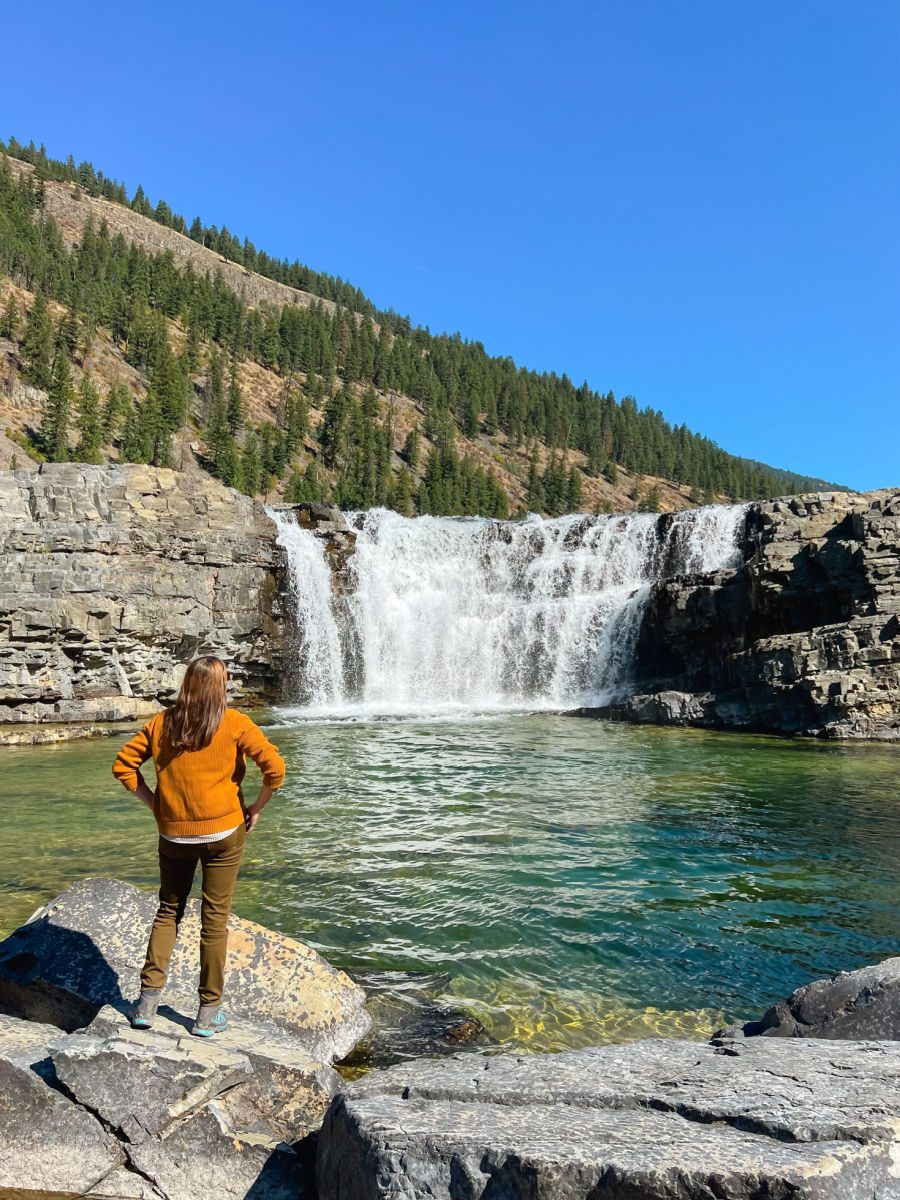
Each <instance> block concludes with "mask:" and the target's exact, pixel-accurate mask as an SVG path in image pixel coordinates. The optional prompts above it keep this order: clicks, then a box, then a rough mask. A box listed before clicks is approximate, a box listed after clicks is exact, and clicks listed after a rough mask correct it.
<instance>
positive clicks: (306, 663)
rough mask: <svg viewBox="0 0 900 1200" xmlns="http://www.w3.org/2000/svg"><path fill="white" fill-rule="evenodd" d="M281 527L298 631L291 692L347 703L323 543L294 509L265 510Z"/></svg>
mask: <svg viewBox="0 0 900 1200" xmlns="http://www.w3.org/2000/svg"><path fill="white" fill-rule="evenodd" d="M266 512H267V513H268V514H269V516H270V517H271V518H272V520H273V521H274V522H275V524H276V526H277V527H278V544H279V545H280V546H283V547H284V550H285V552H286V555H287V562H288V587H289V601H290V606H291V610H292V611H291V616H292V619H293V622H294V628H295V630H296V636H297V645H296V646H294V647H293V651H294V660H293V662H294V669H293V671H292V672H291V675H292V677H291V678H290V679H289V681H288V682H289V688H290V691H291V693H292V694H294V695H296V696H302V697H303V699H304V701H305V702H306V703H307V704H310V705H312V706H315V707H327V706H329V705H335V704H339V703H342V702H343V699H344V688H343V683H342V674H343V653H342V650H341V637H340V633H339V632H338V624H337V620H336V619H335V614H334V612H333V611H332V603H331V568H330V567H329V565H328V560H327V559H326V557H325V547H324V544H323V543H322V542H321V541H320V540H319V539H318V538H316V537H315V536H314V535H313V534H311V533H309V532H308V531H307V530H305V529H301V528H300V526H299V525H298V524H297V522H296V520H295V519H294V516H293V513H291V512H284V511H279V510H278V509H274V508H267V509H266Z"/></svg>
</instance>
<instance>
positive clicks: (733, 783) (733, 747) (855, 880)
mask: <svg viewBox="0 0 900 1200" xmlns="http://www.w3.org/2000/svg"><path fill="white" fill-rule="evenodd" d="M263 719H265V720H266V721H270V722H272V728H271V729H270V734H271V736H272V737H273V739H274V740H275V741H276V742H277V744H278V745H279V746H280V748H281V750H282V752H283V754H284V756H285V758H286V759H287V762H288V778H287V782H286V785H285V787H284V789H283V791H282V792H281V793H280V794H279V795H278V796H277V797H276V799H275V800H274V801H273V802H272V804H271V805H270V807H269V808H268V809H267V810H266V812H265V815H264V817H263V819H262V820H261V822H260V825H259V827H258V830H257V831H256V832H255V833H254V835H253V838H252V840H251V842H250V843H249V845H248V854H247V858H246V860H245V865H244V868H243V870H242V874H241V878H240V880H239V885H238V892H237V897H236V909H237V911H238V912H239V913H240V914H241V915H243V916H246V917H249V918H252V919H253V920H256V921H260V922H262V923H263V924H266V925H269V926H272V927H273V928H275V929H278V930H281V931H283V932H284V933H287V934H290V935H292V936H295V937H298V938H301V939H302V940H303V941H306V942H309V943H311V944H312V945H313V946H315V947H316V948H318V949H319V950H321V951H322V952H323V953H324V954H325V955H326V956H327V957H328V958H329V959H330V961H332V962H333V963H334V964H335V965H339V966H344V967H349V968H372V967H374V968H387V969H398V970H405V971H409V970H424V971H429V972H430V971H435V970H438V969H439V970H442V971H447V972H449V973H450V974H451V976H452V983H451V985H450V990H451V993H452V996H453V997H454V1000H455V1001H456V1002H457V1003H460V1004H461V1005H462V1006H463V1007H464V1008H468V1009H469V1010H470V1011H472V1012H473V1013H474V1014H476V1015H477V1016H479V1017H480V1019H481V1020H482V1021H483V1022H484V1024H485V1025H486V1026H487V1027H488V1029H489V1031H490V1032H491V1033H492V1034H493V1036H494V1037H495V1038H497V1039H498V1041H499V1042H500V1043H501V1044H504V1045H510V1046H517V1047H525V1048H533V1049H544V1048H559V1047H563V1046H577V1045H587V1044H592V1043H596V1042H600V1041H604V1040H620V1039H625V1038H630V1037H639V1036H647V1035H648V1034H650V1033H661V1034H673V1033H679V1032H684V1033H690V1034H693V1033H697V1034H704V1033H706V1032H708V1031H709V1030H710V1029H711V1028H712V1027H713V1026H714V1025H716V1024H719V1023H720V1022H722V1021H723V1020H724V1019H726V1018H727V1019H729V1020H730V1019H736V1018H745V1017H749V1016H752V1015H756V1014H757V1013H758V1012H760V1011H761V1010H762V1009H763V1008H764V1007H766V1006H767V1005H768V1004H769V1003H770V1002H771V1001H772V1000H774V999H776V998H778V997H779V996H781V995H783V994H784V993H786V992H788V991H790V990H791V989H792V988H794V987H795V986H797V985H799V984H801V983H803V982H806V981H807V980H809V979H812V978H815V977H817V976H821V975H824V974H828V973H830V972H833V971H835V970H838V969H841V968H844V969H850V968H854V967H858V966H860V965H862V964H864V963H867V962H872V961H875V960H877V959H879V958H883V957H885V956H887V955H890V954H896V953H897V952H898V949H900V852H898V851H900V799H898V795H897V764H898V758H897V749H896V748H895V747H876V746H838V745H823V744H818V743H803V742H785V741H778V740H775V739H766V738H755V737H749V736H730V735H722V734H703V733H699V732H697V731H680V730H665V729H652V728H630V727H625V726H616V725H609V724H604V723H598V722H595V721H588V720H578V719H574V718H568V717H562V716H548V715H535V716H523V715H518V716H509V715H507V716H495V717H492V718H471V719H468V720H431V721H429V720H417V721H396V720H394V721H369V722H361V721H357V722H345V723H329V722H322V721H319V722H305V723H304V722H301V721H299V720H298V719H297V718H296V717H294V716H289V715H286V714H279V713H274V714H267V715H266V716H265V717H264V718H263ZM124 736H125V734H124V733H122V734H121V735H117V736H116V737H115V738H113V739H110V740H102V741H97V742H86V743H85V742H81V743H69V744H65V745H60V746H49V747H22V748H6V749H3V750H2V751H0V754H2V762H3V770H4V784H5V787H4V790H5V794H6V815H5V820H4V821H3V823H2V824H0V928H2V929H4V930H6V929H10V928H12V927H13V926H14V925H16V924H17V923H18V922H20V921H22V920H24V919H25V918H26V917H28V916H29V915H30V914H31V912H32V911H33V910H34V909H35V908H36V907H37V906H38V905H39V904H41V903H43V902H44V901H45V900H47V899H48V898H50V897H51V896H53V895H54V894H56V893H58V892H60V891H62V890H63V889H64V888H65V887H66V886H67V885H68V884H70V883H72V882H73V881H74V880H76V879H79V878H81V877H82V876H84V875H88V874H103V875H115V876H118V877H119V878H123V879H128V880H131V881H132V882H134V883H136V884H139V885H141V886H143V887H148V888H152V887H153V886H154V885H155V882H156V875H155V834H154V829H153V827H152V821H151V818H150V816H149V814H148V813H147V812H146V810H145V809H143V808H142V807H141V806H140V805H139V804H138V803H137V802H136V801H135V800H134V799H133V797H131V796H130V795H129V794H128V793H126V792H125V791H124V790H123V789H122V788H121V787H119V786H118V785H117V784H116V783H115V781H114V780H113V779H112V777H111V775H110V773H109V766H110V762H111V759H112V757H113V756H114V754H115V751H116V749H117V745H118V742H119V740H120V738H121V740H124Z"/></svg>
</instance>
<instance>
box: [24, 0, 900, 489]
mask: <svg viewBox="0 0 900 1200" xmlns="http://www.w3.org/2000/svg"><path fill="white" fill-rule="evenodd" d="M3 26H4V30H3V40H4V55H3V71H2V78H0V98H2V105H0V112H2V127H3V134H4V136H8V135H9V134H15V136H17V137H18V138H20V139H22V140H24V141H27V140H28V139H29V138H34V139H35V141H37V142H41V141H44V142H45V143H46V145H47V148H48V150H49V151H50V153H51V154H53V155H55V156H60V157H64V156H65V155H66V154H68V153H72V154H74V155H75V157H76V158H77V159H81V158H88V159H90V160H91V161H92V162H94V164H95V165H96V166H98V167H99V168H101V169H102V170H103V171H105V172H106V173H107V174H109V175H113V176H115V177H117V178H120V179H123V180H124V181H125V182H126V183H127V184H128V186H129V188H131V189H133V188H134V187H135V186H136V184H137V183H139V182H140V183H142V184H143V185H144V187H145V189H146V190H147V192H148V194H149V195H150V197H151V199H152V200H153V201H154V202H155V201H156V200H157V199H158V198H159V197H160V196H163V197H164V198H165V199H166V200H167V201H168V202H169V203H170V204H171V205H172V206H173V207H174V208H175V209H176V210H177V211H179V212H181V213H182V214H183V215H184V216H185V217H187V219H188V220H190V219H191V217H192V216H194V215H195V214H200V215H201V216H202V217H203V218H204V219H205V220H207V221H210V222H214V223H217V224H223V223H224V224H227V225H228V227H229V228H230V229H231V230H232V231H233V232H235V233H238V234H239V235H241V236H243V235H249V236H250V237H251V238H253V240H254V241H255V242H256V244H257V246H259V247H260V248H263V249H266V250H267V251H269V252H271V253H274V254H278V255H287V256H289V257H291V258H294V257H296V258H299V259H300V260H301V261H303V262H305V263H307V264H309V265H310V266H312V267H315V268H318V269H320V270H326V271H330V272H332V273H334V274H340V275H343V276H344V277H345V278H348V279H350V280H351V281H352V282H353V283H355V284H357V285H358V286H360V287H361V288H363V290H364V291H365V292H366V293H367V294H368V295H369V296H370V297H371V298H372V299H373V300H374V301H375V302H376V303H377V304H379V305H381V306H384V307H391V306H393V307H394V308H397V309H398V310H399V311H400V312H403V313H409V314H410V316H411V317H412V318H413V320H414V321H416V322H420V323H422V324H427V325H429V326H430V327H431V329H432V330H435V331H438V330H450V331H452V330H459V331H460V332H461V333H462V334H463V335H464V336H465V337H469V338H476V339H479V340H481V341H482V342H484V344H485V346H486V348H487V349H488V350H489V351H490V352H491V353H497V354H510V355H512V356H513V357H514V358H515V359H516V360H517V361H518V362H520V363H523V364H525V365H527V366H530V367H535V368H538V369H545V368H546V369H555V370H557V371H559V372H563V371H565V372H567V373H568V374H569V376H570V377H571V378H573V379H574V380H575V381H576V382H581V380H582V379H585V378H586V379H588V380H589V381H590V383H591V384H592V385H594V386H596V387H598V388H600V389H603V390H606V389H608V388H612V389H613V390H614V391H615V392H616V394H617V395H624V394H628V393H631V394H633V395H634V396H636V398H637V400H638V402H639V403H640V404H642V405H647V404H649V405H652V406H653V407H654V408H660V409H662V410H663V412H664V413H665V414H666V416H667V417H668V418H669V419H670V420H672V421H676V422H680V421H686V422H687V423H688V424H689V425H690V426H691V427H692V428H693V429H695V430H697V431H698V432H701V433H705V434H707V435H708V436H710V437H712V438H714V439H715V440H716V441H717V442H719V444H720V445H722V446H723V447H725V448H726V449H728V450H731V451H733V452H735V453H739V454H744V455H747V456H749V457H753V458H759V459H762V460H764V461H766V462H769V463H772V464H774V465H777V466H784V467H788V468H791V469H793V470H797V471H803V472H806V473H809V474H815V475H819V476H822V477H825V478H828V479H832V480H836V481H838V482H843V483H847V484H850V485H852V486H856V487H866V488H868V487H877V486H883V485H887V484H896V483H900V453H898V446H900V386H898V385H900V320H898V317H900V303H898V301H900V233H898V229H900V203H898V201H900V157H898V131H900V82H898V71H897V64H898V61H900V4H898V3H897V0H866V2H865V3H863V4H860V3H858V2H850V0H842V2H837V0H615V2H613V0H594V2H593V3H585V4H576V3H569V2H567V0H559V2H557V3H554V4H544V3H541V4H537V3H531V2H530V0H520V2H519V3H515V4H513V3H506V2H499V3H493V4H484V3H478V4H475V3H449V4H448V3H445V4H441V5H437V4H428V3H422V2H421V0H419V2H417V3H390V0H387V2H386V3H383V4H372V3H365V4H363V3H359V2H358V0H343V2H342V3H339V4H331V5H326V4H323V3H321V2H319V3H316V4H314V5H313V4H308V3H304V2H298V3H286V2H270V3H260V4H257V5H253V6H246V5H237V4H233V3H228V2H225V3H220V4H216V5H213V4H195V3H191V2H190V0H186V2H184V3H180V4H177V5H176V4H171V3H166V2H162V3H157V4H154V5H140V6H125V5H121V4H115V5H114V4H111V3H108V2H106V0H101V2H99V3H95V4H93V5H89V6H83V5H73V4H69V3H65V4H63V3H57V2H51V3H45V4H43V5H40V6H37V7H32V9H31V11H30V12H29V11H28V10H27V8H26V6H25V5H16V6H11V7H10V8H9V10H8V11H7V12H6V13H5V14H4V18H3Z"/></svg>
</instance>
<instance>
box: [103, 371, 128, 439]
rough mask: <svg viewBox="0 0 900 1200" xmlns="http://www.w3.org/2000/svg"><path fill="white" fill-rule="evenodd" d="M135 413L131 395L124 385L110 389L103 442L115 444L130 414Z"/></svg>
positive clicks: (104, 408)
mask: <svg viewBox="0 0 900 1200" xmlns="http://www.w3.org/2000/svg"><path fill="white" fill-rule="evenodd" d="M133 411H134V406H133V404H132V400H131V393H130V392H129V390H128V388H127V387H126V386H125V384H124V383H116V384H113V386H112V387H111V388H110V389H109V395H108V396H107V397H106V404H105V405H104V407H103V441H104V442H113V441H115V439H116V438H117V437H118V436H119V430H120V429H121V428H122V426H123V425H124V423H125V419H126V417H127V416H128V415H129V413H132V412H133Z"/></svg>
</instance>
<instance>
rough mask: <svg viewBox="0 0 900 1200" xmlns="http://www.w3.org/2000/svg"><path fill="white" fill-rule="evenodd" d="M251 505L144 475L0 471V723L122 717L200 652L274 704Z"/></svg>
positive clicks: (172, 684) (264, 554)
mask: <svg viewBox="0 0 900 1200" xmlns="http://www.w3.org/2000/svg"><path fill="white" fill-rule="evenodd" d="M275 537H276V530H275V526H274V524H273V522H272V521H271V520H270V519H269V518H268V517H267V516H266V514H265V511H264V509H263V507H262V506H261V505H260V504H258V503H256V502H255V501H253V500H251V499H249V498H248V497H246V496H242V495H240V494H239V493H238V492H235V491H233V490H232V489H230V488H226V487H223V486H222V485H221V484H220V483H218V482H217V481H216V480H214V479H212V478H209V477H205V476H203V475H202V474H197V475H190V474H185V473H180V472H176V471H169V470H163V469H158V468H153V467H144V466H102V467H100V466H96V467H95V466H87V465H84V464H74V463H46V464H43V465H42V466H41V467H40V469H39V470H38V471H36V472H25V471H17V472H0V722H7V723H10V722H13V723H15V722H18V723H21V722H26V723H32V722H70V721H80V722H85V721H116V720H134V719H135V718H140V717H143V716H145V715H147V714H148V713H150V712H153V711H155V710H156V709H158V707H159V704H160V702H161V701H164V700H166V699H168V698H170V697H172V696H173V695H174V693H175V692H176V691H177V688H178V686H179V684H180V681H181V675H182V673H183V670H184V664H185V663H186V662H187V661H189V660H190V659H191V658H192V657H194V656H195V655H196V654H198V653H206V654H217V655H219V656H220V657H222V658H224V659H225V660H226V661H227V662H228V664H229V670H230V676H231V689H232V697H233V699H234V700H236V701H245V702H255V701H257V700H260V699H264V700H271V699H274V698H278V697H279V695H280V688H281V677H282V671H281V654H282V637H281V623H280V611H279V607H278V603H279V602H278V594H277V593H278V587H277V580H278V576H279V572H280V570H281V552H280V550H279V548H278V547H277V545H276V542H275Z"/></svg>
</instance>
